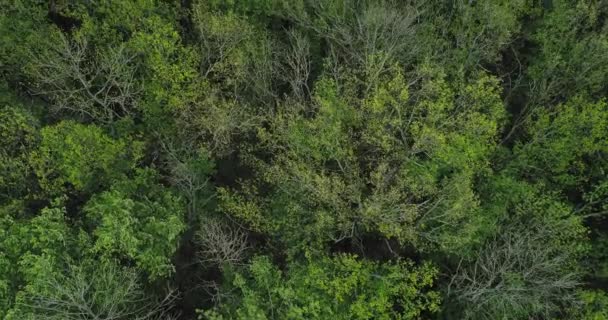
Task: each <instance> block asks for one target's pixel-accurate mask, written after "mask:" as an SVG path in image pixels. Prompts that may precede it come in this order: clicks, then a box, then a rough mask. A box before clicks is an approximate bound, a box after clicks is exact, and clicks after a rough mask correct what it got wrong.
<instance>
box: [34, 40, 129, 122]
mask: <svg viewBox="0 0 608 320" xmlns="http://www.w3.org/2000/svg"><path fill="white" fill-rule="evenodd" d="M53 35H54V37H51V38H49V39H48V41H49V42H50V43H49V44H48V46H49V47H48V48H45V49H43V50H41V52H40V53H39V54H37V55H36V56H35V57H33V58H32V59H31V61H32V62H31V64H30V65H29V66H28V70H29V75H30V77H31V78H32V90H33V91H34V93H35V94H38V95H42V96H44V97H46V98H48V99H49V100H50V101H51V103H52V104H51V105H52V107H53V111H54V112H55V113H68V114H73V115H74V116H76V117H77V118H79V119H83V120H89V121H91V120H93V121H97V122H99V123H102V124H111V123H112V122H113V121H115V120H119V119H120V118H123V117H128V116H130V115H131V114H132V113H133V111H134V109H136V103H137V101H138V99H139V94H140V92H141V88H140V84H139V83H137V80H136V78H135V75H134V73H135V69H136V66H135V65H134V58H135V55H134V54H133V53H130V52H128V50H127V49H126V48H125V46H124V45H122V46H118V47H110V48H107V49H106V50H101V49H100V50H99V51H97V52H90V51H91V48H90V44H89V43H88V40H87V38H86V37H85V36H83V35H76V36H74V37H73V38H71V39H70V38H68V36H66V35H64V34H62V33H60V32H58V31H57V32H55V33H54V34H53Z"/></svg>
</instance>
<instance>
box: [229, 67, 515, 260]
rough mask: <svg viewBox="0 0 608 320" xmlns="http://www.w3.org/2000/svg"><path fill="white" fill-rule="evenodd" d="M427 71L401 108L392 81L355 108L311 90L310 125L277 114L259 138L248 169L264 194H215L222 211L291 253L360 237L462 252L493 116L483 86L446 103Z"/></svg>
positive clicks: (496, 109)
mask: <svg viewBox="0 0 608 320" xmlns="http://www.w3.org/2000/svg"><path fill="white" fill-rule="evenodd" d="M434 71H435V70H432V69H430V67H429V69H428V70H427V72H428V77H429V78H428V80H427V81H425V82H424V86H423V87H422V89H421V90H422V91H423V92H424V93H421V94H420V97H417V99H416V100H413V101H412V100H410V97H409V93H408V89H407V86H406V82H405V80H404V78H403V76H402V75H401V74H400V73H398V72H396V73H395V74H394V76H393V77H392V78H388V79H386V80H385V81H384V82H381V83H379V84H377V86H376V88H375V89H374V90H373V91H372V92H371V93H370V95H369V96H368V97H366V98H365V99H362V100H352V99H349V100H346V99H344V98H341V96H340V92H339V91H338V89H337V84H336V83H334V82H332V81H330V80H328V79H323V80H320V81H319V82H318V83H317V86H316V91H315V106H314V107H315V111H314V112H315V113H314V116H312V117H308V116H305V115H304V114H301V113H298V112H296V110H297V109H296V110H293V109H292V108H290V106H284V109H283V110H282V112H281V113H279V114H278V115H277V116H276V117H275V118H274V119H273V124H272V125H273V126H272V127H271V128H270V130H264V129H262V130H260V131H259V137H260V138H261V139H262V141H263V142H264V143H265V144H266V145H267V148H269V150H270V152H271V153H272V154H274V157H273V159H272V161H271V162H270V163H269V164H265V163H260V162H257V164H256V165H257V166H260V168H259V169H258V170H260V171H261V172H263V174H262V176H261V177H260V180H259V181H253V183H255V184H264V183H266V184H269V185H271V186H274V187H275V192H274V193H272V194H270V195H269V196H268V197H267V198H266V199H264V200H262V201H260V199H259V198H260V195H258V194H256V192H255V190H261V188H262V187H261V186H257V185H251V184H247V185H245V186H244V187H243V192H242V193H243V195H234V194H233V193H231V192H224V193H223V194H222V195H223V196H222V198H221V199H222V200H224V201H225V203H226V205H224V207H225V210H226V211H227V212H229V213H230V214H233V215H235V216H238V217H239V218H242V219H246V220H248V222H249V223H250V224H251V225H252V226H255V227H256V228H258V229H260V230H265V231H267V232H270V233H272V234H276V235H280V237H281V238H282V240H283V241H285V242H286V243H287V244H288V247H290V248H293V249H297V248H299V247H300V246H302V245H308V244H309V243H312V242H314V246H316V247H319V246H321V245H323V243H326V242H329V241H336V242H338V241H341V240H342V239H351V238H354V237H357V236H359V235H361V234H364V233H366V232H378V233H380V234H381V235H383V236H385V237H387V238H396V239H398V240H399V241H400V242H402V243H407V242H409V243H413V244H415V245H416V246H417V247H418V248H419V249H420V250H427V249H432V248H441V249H443V250H459V249H461V248H462V247H466V246H467V245H470V244H471V242H474V241H475V239H474V238H475V232H476V231H475V228H477V227H479V225H478V224H477V222H476V220H477V219H478V218H479V215H480V214H481V212H480V211H479V209H478V207H479V206H478V201H477V196H476V195H475V192H474V190H473V189H472V184H473V180H474V178H475V176H476V174H477V173H478V172H479V171H484V170H488V167H487V161H488V157H489V156H490V154H491V152H492V151H493V147H492V141H493V140H494V138H495V136H496V131H497V130H498V126H499V124H500V122H501V121H502V118H503V117H504V116H503V114H504V111H503V110H502V104H501V102H500V98H499V96H498V94H497V92H496V85H497V83H496V81H495V80H493V79H492V78H490V77H486V76H483V77H480V79H479V80H477V81H475V82H473V83H471V84H468V85H466V86H464V87H463V88H459V90H458V96H456V94H455V92H454V91H453V90H452V89H451V88H449V87H448V86H447V84H446V83H445V79H444V78H443V76H442V74H441V73H433V72H434ZM465 106H466V107H465ZM255 198H258V199H255ZM261 214H265V215H267V216H265V217H264V216H260V215H261Z"/></svg>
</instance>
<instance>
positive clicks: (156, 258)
mask: <svg viewBox="0 0 608 320" xmlns="http://www.w3.org/2000/svg"><path fill="white" fill-rule="evenodd" d="M156 180H157V177H156V174H155V172H154V171H152V170H151V169H142V170H139V171H137V173H136V176H135V178H134V179H133V180H123V181H121V182H118V183H116V184H115V185H113V186H112V187H111V188H110V190H108V191H105V192H102V193H99V194H97V195H95V196H94V197H93V198H92V199H91V200H90V201H89V202H88V203H87V204H86V206H85V207H84V212H85V214H86V221H87V223H88V224H89V225H91V226H94V228H95V229H94V231H93V236H94V244H93V251H95V252H97V253H99V254H100V255H105V256H109V257H112V256H116V257H128V258H130V259H133V260H134V261H135V262H136V264H137V266H138V267H139V268H140V269H141V270H143V271H146V272H148V273H149V274H150V276H151V277H152V278H156V277H162V276H166V275H168V274H169V273H171V272H172V271H173V270H172V265H171V256H172V255H173V253H174V252H175V249H176V247H177V243H178V239H179V236H180V234H181V232H182V231H183V230H184V223H183V205H182V202H181V201H180V199H179V198H178V197H176V196H175V195H173V194H172V192H171V191H170V190H167V189H166V188H164V187H162V186H160V185H158V184H157V182H156Z"/></svg>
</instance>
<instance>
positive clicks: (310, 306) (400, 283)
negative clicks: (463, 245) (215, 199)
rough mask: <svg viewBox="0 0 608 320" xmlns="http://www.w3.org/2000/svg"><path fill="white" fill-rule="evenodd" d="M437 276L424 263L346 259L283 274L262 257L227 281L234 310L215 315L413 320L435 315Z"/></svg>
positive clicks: (310, 262) (298, 267)
mask: <svg viewBox="0 0 608 320" xmlns="http://www.w3.org/2000/svg"><path fill="white" fill-rule="evenodd" d="M436 274H437V270H436V269H435V267H433V266H431V265H429V264H424V265H421V266H415V265H414V264H413V263H412V262H408V261H398V262H394V263H385V264H378V263H373V262H366V261H361V260H359V259H357V257H356V256H350V255H339V256H336V257H333V258H327V257H323V258H312V257H311V258H309V259H308V262H307V263H306V264H305V265H302V264H292V265H290V266H289V271H288V272H287V273H286V274H283V273H282V272H281V271H280V270H279V269H278V268H277V267H275V266H274V265H272V263H271V262H270V260H269V259H268V258H267V257H257V258H255V259H254V260H253V261H252V263H251V265H250V266H249V268H248V270H247V273H245V274H241V273H237V274H236V275H235V277H234V279H233V280H232V284H233V285H234V287H235V288H236V289H237V290H238V295H239V297H238V299H239V303H238V304H235V305H234V306H235V307H236V309H233V310H231V309H220V310H219V314H222V313H224V314H225V315H226V317H228V318H236V319H327V318H336V319H416V318H418V317H419V316H420V314H421V312H423V311H426V312H435V311H437V310H438V307H439V296H438V294H437V292H435V291H432V290H430V287H431V286H432V285H433V282H434V280H435V277H436ZM397 306H398V307H397ZM228 307H230V305H228ZM206 314H207V315H210V316H211V318H213V316H215V317H217V316H218V313H214V312H207V313H206Z"/></svg>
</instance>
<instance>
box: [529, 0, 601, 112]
mask: <svg viewBox="0 0 608 320" xmlns="http://www.w3.org/2000/svg"><path fill="white" fill-rule="evenodd" d="M552 3H553V8H552V10H550V11H549V12H546V16H545V17H543V19H542V20H540V21H539V26H538V28H537V29H536V31H535V32H534V33H533V34H532V35H531V39H532V40H533V41H534V42H535V43H536V44H537V45H538V47H539V50H538V52H537V53H535V54H534V55H532V56H531V65H530V67H529V69H528V74H529V77H530V78H531V81H532V86H533V90H532V92H531V97H530V100H531V101H532V102H533V103H535V102H538V103H547V102H554V101H556V100H557V101H563V100H564V99H565V98H569V97H572V96H574V95H580V94H589V95H591V96H593V97H601V96H602V95H603V93H605V90H606V77H607V75H608V72H607V71H608V70H607V69H606V59H608V58H607V57H606V55H605V54H604V52H605V51H606V49H607V48H608V38H607V36H606V30H608V24H606V21H605V19H602V18H600V17H601V16H602V15H603V14H605V13H606V7H605V5H602V4H599V3H592V2H585V1H563V0H555V1H552Z"/></svg>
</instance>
